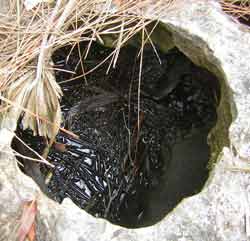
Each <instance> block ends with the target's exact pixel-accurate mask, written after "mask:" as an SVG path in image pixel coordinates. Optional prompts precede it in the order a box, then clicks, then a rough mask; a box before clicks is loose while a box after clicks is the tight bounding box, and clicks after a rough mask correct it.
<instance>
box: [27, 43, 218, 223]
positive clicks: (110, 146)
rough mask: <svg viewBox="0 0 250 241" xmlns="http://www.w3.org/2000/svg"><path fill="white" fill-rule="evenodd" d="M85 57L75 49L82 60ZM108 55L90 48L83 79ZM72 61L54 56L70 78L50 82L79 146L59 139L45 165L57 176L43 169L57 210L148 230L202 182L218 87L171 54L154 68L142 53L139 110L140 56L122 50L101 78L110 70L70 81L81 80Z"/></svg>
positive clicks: (73, 57) (150, 54)
mask: <svg viewBox="0 0 250 241" xmlns="http://www.w3.org/2000/svg"><path fill="white" fill-rule="evenodd" d="M86 48H87V46H86V45H85V44H83V43H82V44H81V46H80V50H81V53H82V54H83V53H84V51H85V50H86ZM111 51H112V50H111V49H108V48H104V47H102V46H100V45H98V44H93V46H92V48H91V49H90V53H89V55H88V56H89V57H88V58H87V60H86V61H85V62H84V71H85V72H86V71H89V70H90V69H91V68H93V67H94V66H96V65H97V64H98V63H99V62H100V61H102V60H103V59H104V58H105V57H106V56H107V55H108V54H110V53H111ZM70 52H71V54H70V55H69V53H70ZM78 52H79V51H78V49H77V48H74V49H73V51H72V49H71V46H68V47H65V48H61V49H59V50H57V51H56V52H55V53H54V56H53V60H54V62H55V65H56V66H57V68H62V69H64V70H65V69H66V70H68V71H75V72H76V74H72V73H66V72H61V71H56V78H57V81H58V82H59V83H60V84H61V86H62V89H63V92H64V96H63V99H62V102H61V105H62V111H63V116H64V121H63V123H62V125H63V126H64V127H65V128H67V129H69V130H70V131H72V132H73V133H75V134H76V135H78V136H79V138H78V139H77V138H74V137H73V136H69V135H66V134H65V133H62V132H60V133H59V134H58V136H57V140H56V142H57V144H55V145H54V146H53V147H52V148H51V150H50V153H49V156H48V159H49V160H50V161H51V162H52V163H53V164H54V165H55V168H54V169H48V167H41V170H42V172H43V174H44V175H47V174H48V173H49V172H51V173H52V174H53V175H52V178H51V180H50V183H49V185H48V190H47V192H48V195H49V196H50V197H51V198H53V199H55V200H57V201H58V202H61V201H62V200H63V199H64V198H65V197H70V198H71V199H72V200H73V201H74V202H75V203H76V204H77V205H78V206H79V207H81V208H83V209H85V210H86V211H88V212H89V213H91V214H93V215H94V216H97V217H104V218H106V219H108V220H109V221H111V222H113V223H116V224H119V225H123V226H126V227H133V228H134V227H140V226H145V225H152V224H154V223H155V222H157V221H159V220H160V219H161V218H163V217H164V216H165V215H166V214H167V213H168V212H169V211H171V210H172V209H173V208H174V207H175V206H176V205H177V204H178V203H179V202H180V201H181V200H182V199H183V198H184V197H187V196H190V195H193V194H195V193H197V192H199V191H200V190H201V189H202V187H203V185H204V183H205V181H206V180H207V177H208V169H207V164H208V160H209V156H210V154H209V146H208V145H207V135H208V132H209V130H210V129H211V128H212V127H213V126H214V124H215V123H216V118H217V116H216V106H217V102H218V99H219V84H218V80H217V79H216V78H215V77H214V76H213V75H212V74H211V73H209V72H208V71H206V70H205V69H202V68H199V67H197V66H195V65H194V64H193V63H192V62H191V61H190V60H189V59H188V58H187V57H186V56H185V55H183V54H182V53H181V52H180V51H178V49H173V50H171V51H170V52H169V53H168V54H162V53H159V56H160V58H161V64H159V62H158V59H157V58H156V55H155V53H154V51H153V50H151V49H147V50H146V51H145V52H144V59H143V72H142V79H141V89H140V97H139V101H138V87H139V80H138V76H139V59H138V58H137V55H138V49H136V48H133V47H129V46H127V47H125V48H123V49H122V50H121V53H120V56H119V59H118V62H117V64H116V67H115V68H110V71H109V73H108V74H106V71H107V68H108V64H109V62H107V63H105V64H103V65H102V66H101V67H99V68H98V69H97V70H95V71H94V72H92V73H91V74H89V75H87V77H86V79H84V78H83V77H81V78H77V79H75V80H73V81H71V82H67V80H68V79H71V78H75V77H77V76H80V75H81V73H82V69H81V64H79V63H78V62H79V57H78ZM138 103H139V104H138ZM138 123H139V128H138ZM25 133H26V134H25V135H27V136H28V134H27V132H25ZM25 135H24V136H25ZM24 139H25V137H24ZM31 142H32V141H31ZM34 142H36V141H34ZM34 142H32V143H33V144H34ZM58 144H59V145H60V146H63V147H65V149H66V150H64V151H62V150H59V149H60V148H58Z"/></svg>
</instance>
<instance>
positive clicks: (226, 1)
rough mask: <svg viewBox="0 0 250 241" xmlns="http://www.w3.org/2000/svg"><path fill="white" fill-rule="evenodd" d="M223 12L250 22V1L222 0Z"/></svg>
mask: <svg viewBox="0 0 250 241" xmlns="http://www.w3.org/2000/svg"><path fill="white" fill-rule="evenodd" d="M220 3H221V5H222V8H223V10H224V11H225V12H226V13H228V14H230V15H232V16H233V17H235V18H236V19H242V20H244V21H246V22H247V21H249V19H250V1H249V0H220Z"/></svg>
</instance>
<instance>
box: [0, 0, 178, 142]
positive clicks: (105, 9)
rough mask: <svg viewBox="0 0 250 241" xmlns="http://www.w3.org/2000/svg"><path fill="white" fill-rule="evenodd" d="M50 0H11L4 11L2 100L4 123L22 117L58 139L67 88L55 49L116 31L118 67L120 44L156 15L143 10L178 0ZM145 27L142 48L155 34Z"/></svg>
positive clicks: (1, 22)
mask: <svg viewBox="0 0 250 241" xmlns="http://www.w3.org/2000/svg"><path fill="white" fill-rule="evenodd" d="M49 2H52V3H40V4H38V5H37V6H36V7H35V8H34V9H32V10H30V11H28V10H26V9H25V8H24V6H23V2H22V1H14V0H11V1H9V11H8V12H6V13H4V14H1V17H0V59H1V62H0V100H1V124H2V126H3V125H6V122H7V121H9V120H10V119H11V120H15V123H17V121H18V119H20V117H21V118H22V122H23V126H24V128H30V129H32V130H33V132H34V134H38V135H41V136H46V137H49V138H50V139H53V138H54V137H55V135H56V133H57V132H58V129H59V128H60V122H61V111H60V103H59V101H60V97H61V95H62V92H61V89H60V86H59V85H58V84H57V82H56V80H55V77H54V70H53V62H52V60H51V56H52V53H53V52H54V51H55V50H56V49H58V48H60V47H63V46H65V45H68V44H72V45H73V46H75V45H77V44H78V43H79V42H80V41H88V46H89V48H90V47H91V43H92V42H93V41H99V42H101V43H102V42H103V38H105V36H107V35H110V34H112V35H115V36H117V37H116V40H115V41H114V47H115V49H114V51H113V53H112V54H111V55H110V56H109V57H110V59H111V61H110V63H111V64H110V66H111V65H112V66H113V67H114V66H115V64H116V60H117V58H118V56H119V52H120V48H121V47H122V46H123V45H124V44H125V43H126V42H127V41H128V40H129V39H130V38H131V37H132V36H134V35H135V34H136V33H138V32H140V31H141V30H145V28H146V26H147V25H148V24H149V23H150V22H151V21H152V20H148V19H146V18H145V17H144V16H143V10H144V9H145V8H146V7H147V6H149V4H151V5H150V6H152V7H151V11H152V10H153V11H154V12H155V14H156V16H157V13H158V12H162V11H163V8H165V9H166V11H167V10H168V8H169V7H170V6H171V5H172V3H173V2H174V0H166V1H157V2H150V1H149V0H140V1H139V0H138V1H136V0H132V1H131V0H128V1H123V0H114V1H110V0H92V1H89V0H69V1H64V0H57V1H49ZM152 8H153V9H152ZM143 33H144V34H143V38H144V39H143V40H142V41H141V42H142V50H143V45H144V44H145V40H146V39H149V37H150V33H148V32H147V31H144V32H143ZM142 50H141V53H142V52H143V51H142ZM87 54H88V51H87V53H86V55H85V56H83V58H82V61H83V62H84V58H86V56H87ZM84 74H85V73H84V70H83V75H84ZM15 126H16V125H14V129H15Z"/></svg>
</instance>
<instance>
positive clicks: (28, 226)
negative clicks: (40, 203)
mask: <svg viewBox="0 0 250 241" xmlns="http://www.w3.org/2000/svg"><path fill="white" fill-rule="evenodd" d="M36 214H37V202H36V200H32V201H28V202H25V203H24V206H23V213H22V217H21V220H20V227H19V229H18V240H19V241H24V240H25V238H28V240H29V241H34V240H35V218H36Z"/></svg>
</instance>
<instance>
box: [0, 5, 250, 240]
mask: <svg viewBox="0 0 250 241" xmlns="http://www.w3.org/2000/svg"><path fill="white" fill-rule="evenodd" d="M179 2H180V4H179V5H178V7H174V8H173V10H172V11H171V12H168V13H167V14H166V16H164V10H163V12H162V14H161V18H160V20H161V21H162V22H163V23H164V24H165V26H166V32H167V34H168V39H169V33H171V35H172V41H173V42H174V44H175V45H176V46H177V47H178V48H179V49H180V50H181V51H183V53H185V54H186V55H187V56H188V57H189V58H190V59H191V60H192V61H193V62H194V63H196V64H199V65H202V66H204V67H206V68H208V69H209V70H210V71H212V72H213V73H215V74H216V75H217V76H218V77H219V79H220V81H221V87H222V97H221V103H220V106H219V109H218V113H219V119H218V124H217V126H216V127H215V128H214V131H213V132H212V133H211V135H210V140H209V141H210V143H211V145H212V149H213V152H214V153H213V159H214V160H215V159H216V158H217V162H216V164H214V165H213V170H212V171H211V174H210V178H209V180H208V181H207V184H206V186H205V187H204V189H203V191H202V192H201V193H200V194H198V195H196V196H193V197H190V198H187V199H185V200H183V201H182V202H181V203H180V204H179V205H178V206H177V207H176V208H175V209H174V210H173V211H172V212H171V213H170V214H169V215H167V216H166V217H165V218H164V219H163V220H162V221H161V222H159V223H157V224H156V225H154V226H151V227H147V228H141V229H125V228H122V227H118V226H114V225H111V224H110V223H108V222H106V221H104V220H101V219H96V218H94V217H92V216H90V215H88V214H87V213H86V212H85V211H82V210H80V209H78V208H77V207H76V206H75V205H74V204H73V203H72V202H71V201H70V200H65V201H64V202H63V203H62V204H61V205H59V204H57V203H55V202H53V201H51V200H49V199H48V198H46V197H45V196H44V195H43V194H42V193H41V192H40V191H39V188H38V187H37V186H36V185H35V183H34V182H33V181H32V180H31V179H30V178H29V177H26V176H25V175H24V174H22V173H21V171H20V170H19V169H18V168H17V163H16V160H15V158H14V157H13V156H12V155H11V154H10V150H9V148H8V144H9V143H10V140H11V138H12V135H11V133H9V132H8V131H7V130H6V129H4V128H2V129H1V131H0V149H1V151H2V153H1V156H0V158H1V162H0V197H1V198H0V233H1V235H0V240H15V239H16V236H15V235H16V230H17V228H18V219H19V218H20V215H21V210H22V203H23V202H24V201H25V200H30V199H34V198H36V199H37V202H38V216H37V230H38V232H37V240H41V241H50V240H53V241H54V240H55V241H56V240H58V241H64V240H65V241H69V240H72V241H73V240H77V241H84V240H88V241H91V240H95V241H97V240H102V241H104V240H107V241H108V240H117V241H118V240H127V241H131V240H133V241H136V240H145V241H146V240H148V241H149V240H150V241H157V240H167V241H177V240H179V241H186V240H188V241H189V240H194V241H211V240H216V241H217V240H223V241H228V240H237V241H238V240H249V239H250V205H249V204H250V203H249V201H250V173H249V170H250V165H249V162H250V144H249V143H250V142H249V140H250V130H249V127H250V119H249V115H250V88H249V86H250V84H249V83H250V82H249V81H250V64H249V63H250V52H249V51H248V48H249V44H250V32H249V30H247V29H246V28H245V27H243V26H241V25H239V24H237V23H235V22H233V21H232V20H231V19H230V18H229V17H227V16H226V15H225V14H223V13H222V11H221V10H220V7H219V4H218V3H217V2H215V1H206V0H204V1H197V0H186V1H179ZM177 4H178V1H177ZM146 14H148V16H149V17H151V18H155V16H153V15H152V14H151V13H150V11H148V12H147V13H146ZM162 36H163V37H162V39H161V40H157V41H164V34H163V35H162ZM166 49H167V47H166ZM231 114H232V116H231ZM231 119H233V120H232V124H231V126H230V128H229V125H230V123H231ZM228 128H229V132H228ZM229 143H230V145H229ZM226 145H229V146H227V147H224V146H226Z"/></svg>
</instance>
